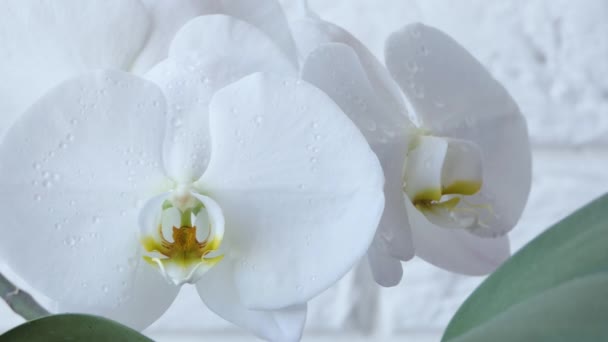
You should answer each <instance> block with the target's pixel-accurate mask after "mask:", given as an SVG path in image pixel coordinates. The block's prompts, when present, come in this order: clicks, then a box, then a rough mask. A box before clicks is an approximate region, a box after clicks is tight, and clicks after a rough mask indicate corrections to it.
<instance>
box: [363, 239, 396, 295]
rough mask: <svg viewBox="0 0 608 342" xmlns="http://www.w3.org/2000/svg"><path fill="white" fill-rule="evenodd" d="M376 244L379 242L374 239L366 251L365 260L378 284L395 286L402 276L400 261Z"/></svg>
mask: <svg viewBox="0 0 608 342" xmlns="http://www.w3.org/2000/svg"><path fill="white" fill-rule="evenodd" d="M378 245H379V244H378V243H376V242H375V241H374V243H373V244H372V246H371V247H370V248H369V250H368V251H367V260H368V262H369V266H370V268H371V271H372V275H373V277H374V280H375V281H376V283H378V285H380V286H384V287H392V286H396V285H397V284H399V282H400V281H401V278H402V277H403V267H401V261H400V260H399V259H397V258H395V257H392V256H390V255H388V254H387V253H386V252H385V251H383V250H381V249H380V248H378Z"/></svg>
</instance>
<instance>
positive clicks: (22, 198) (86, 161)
mask: <svg viewBox="0 0 608 342" xmlns="http://www.w3.org/2000/svg"><path fill="white" fill-rule="evenodd" d="M164 120H165V118H164V101H163V96H162V94H161V93H160V91H159V90H158V89H157V88H156V87H155V86H154V85H153V84H150V83H148V82H144V81H143V80H140V79H137V78H135V77H133V76H129V75H127V74H124V73H122V72H114V71H100V72H96V73H92V74H87V75H84V76H81V77H79V78H76V79H72V80H69V81H66V82H65V83H63V84H62V85H60V86H58V87H57V88H55V89H54V90H53V91H51V92H50V93H48V94H46V95H45V96H44V97H43V98H41V99H40V100H39V101H38V102H37V103H35V104H34V105H33V106H32V107H31V108H30V109H29V110H28V111H27V112H26V113H25V114H24V115H22V116H21V118H20V119H19V120H18V121H17V122H16V123H15V125H14V126H13V128H12V129H11V130H10V131H9V132H8V134H7V135H6V137H5V140H4V143H3V144H2V145H1V146H0V187H2V189H3V191H2V192H1V193H0V198H1V201H2V203H3V205H2V206H0V215H2V217H3V218H4V223H3V225H2V226H1V227H0V229H1V230H2V236H3V238H2V239H0V253H2V258H3V259H4V260H6V261H7V263H8V264H9V265H10V266H11V268H12V269H14V270H15V271H17V272H19V275H20V276H21V277H22V278H23V279H24V280H26V281H27V282H28V283H29V284H30V285H32V287H34V288H35V289H36V290H38V291H39V292H41V293H42V294H44V295H46V296H48V297H49V298H51V299H53V300H55V301H57V302H58V306H59V309H60V310H61V311H64V310H68V311H71V312H86V313H92V314H99V315H103V316H106V317H109V318H112V319H119V320H120V321H121V322H122V323H125V324H128V325H131V326H133V327H137V328H143V327H145V326H146V325H148V324H150V323H151V322H152V321H154V320H155V319H156V318H158V317H159V316H160V315H161V314H162V312H163V311H164V310H165V309H166V308H167V307H168V306H169V304H170V303H171V302H172V300H173V298H174V297H175V294H176V293H177V290H176V289H175V288H174V287H172V286H170V285H169V284H167V283H166V282H165V280H164V279H163V278H162V277H160V275H158V274H157V273H156V272H155V271H153V270H151V271H149V270H148V268H149V267H148V266H147V265H145V263H144V262H143V260H142V258H141V253H142V249H141V248H140V246H141V245H140V241H139V234H138V229H137V216H138V212H139V208H140V206H141V203H142V202H141V200H142V199H143V198H146V197H147V196H150V194H151V193H154V192H155V191H158V189H160V188H162V186H163V182H164V180H165V176H164V174H163V172H162V169H161V167H160V162H161V151H162V146H161V141H160V140H159V139H158V137H159V136H162V134H163V130H164ZM117 123H119V124H117ZM24 247H25V248H24ZM152 294H153V295H152ZM150 298H153V300H150ZM143 308H145V310H143Z"/></svg>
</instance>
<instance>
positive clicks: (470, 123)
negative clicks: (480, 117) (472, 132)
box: [464, 116, 475, 127]
mask: <svg viewBox="0 0 608 342" xmlns="http://www.w3.org/2000/svg"><path fill="white" fill-rule="evenodd" d="M464 122H465V123H466V125H467V126H469V127H472V126H473V124H475V120H474V119H473V117H471V116H467V117H465V118H464Z"/></svg>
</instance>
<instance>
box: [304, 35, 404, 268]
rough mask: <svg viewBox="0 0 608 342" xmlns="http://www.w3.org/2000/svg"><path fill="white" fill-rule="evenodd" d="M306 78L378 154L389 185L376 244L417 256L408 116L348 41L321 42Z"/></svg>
mask: <svg viewBox="0 0 608 342" xmlns="http://www.w3.org/2000/svg"><path fill="white" fill-rule="evenodd" d="M328 70H331V72H328ZM302 79H303V80H305V81H308V82H310V83H312V84H314V85H315V86H317V87H319V89H321V90H323V91H324V92H325V93H326V94H328V95H329V96H330V97H331V98H332V99H333V100H334V101H336V103H337V104H338V105H339V106H340V108H341V109H342V110H343V111H344V113H346V115H348V116H349V117H350V119H351V120H352V121H353V122H354V123H355V125H357V127H359V129H360V130H361V132H362V133H363V135H364V136H365V138H366V139H367V141H368V142H369V143H370V145H371V147H372V150H373V151H374V152H375V153H376V155H377V156H378V159H379V160H380V163H381V164H382V168H383V169H384V175H385V179H386V184H385V186H384V193H385V196H386V207H385V209H384V213H383V216H382V220H381V222H380V226H379V227H378V232H377V239H376V240H375V241H376V243H379V244H382V246H377V247H378V248H379V249H381V250H385V251H386V253H389V254H391V255H393V256H394V257H397V258H399V259H401V260H409V259H411V258H412V257H413V255H414V249H413V246H412V241H411V236H410V233H409V228H408V220H407V213H406V211H405V209H404V203H403V200H404V199H403V191H402V186H403V163H404V159H405V156H406V154H407V149H408V141H409V137H408V132H409V131H410V130H411V123H410V121H409V119H408V118H407V117H406V116H405V115H403V113H401V112H394V111H392V110H391V108H389V107H387V105H386V103H385V102H383V101H382V99H381V98H379V97H377V96H376V93H375V92H374V89H373V86H372V84H371V83H370V81H369V80H368V78H367V74H366V72H365V70H364V68H363V66H362V65H361V63H360V61H359V57H358V56H357V54H356V53H355V52H354V51H353V50H352V49H351V48H350V47H348V46H346V45H344V44H337V43H331V44H326V45H322V46H321V47H319V48H318V49H316V50H315V51H313V52H312V53H310V54H309V55H308V58H307V59H306V61H305V62H304V65H303V67H302Z"/></svg>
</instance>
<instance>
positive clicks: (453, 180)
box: [403, 135, 484, 228]
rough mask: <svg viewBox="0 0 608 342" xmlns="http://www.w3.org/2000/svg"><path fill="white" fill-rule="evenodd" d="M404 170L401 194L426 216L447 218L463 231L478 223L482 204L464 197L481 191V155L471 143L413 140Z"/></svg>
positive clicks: (444, 139)
mask: <svg viewBox="0 0 608 342" xmlns="http://www.w3.org/2000/svg"><path fill="white" fill-rule="evenodd" d="M411 146H412V147H411V148H410V151H409V152H408V155H407V158H406V164H405V167H404V185H403V191H404V193H405V194H406V195H407V197H408V198H409V199H410V200H411V202H412V204H413V205H414V207H416V209H418V210H419V211H420V212H422V213H423V214H425V215H427V216H428V215H439V216H445V217H448V218H449V220H451V221H452V222H455V223H457V225H458V226H460V227H462V228H469V227H472V226H473V225H475V224H479V223H480V220H479V217H480V216H481V215H480V213H479V212H478V209H480V208H484V206H483V205H476V204H470V203H468V202H467V201H466V200H465V198H466V197H467V196H473V195H475V194H477V193H479V192H480V190H481V188H482V183H483V182H482V174H483V173H482V156H481V152H480V150H479V148H477V147H476V146H475V145H473V144H472V143H470V142H467V141H463V140H457V139H450V138H441V137H435V136H428V135H423V136H419V137H417V138H416V140H415V141H414V142H413V143H412V145H411ZM445 222H447V221H445Z"/></svg>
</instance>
